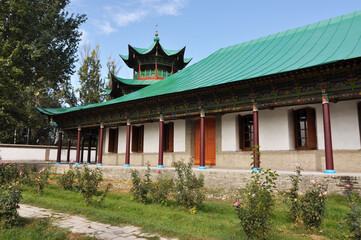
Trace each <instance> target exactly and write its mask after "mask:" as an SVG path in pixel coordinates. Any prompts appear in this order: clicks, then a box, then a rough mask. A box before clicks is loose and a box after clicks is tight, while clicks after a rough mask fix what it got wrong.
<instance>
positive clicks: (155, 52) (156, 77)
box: [107, 31, 192, 98]
mask: <svg viewBox="0 0 361 240" xmlns="http://www.w3.org/2000/svg"><path fill="white" fill-rule="evenodd" d="M128 49H129V54H128V55H120V57H121V58H122V59H123V61H124V62H125V64H126V65H127V66H128V67H129V68H132V69H133V79H124V78H120V77H117V76H115V75H112V89H109V90H107V93H108V94H109V95H110V96H111V97H112V98H117V97H121V96H123V95H126V94H128V93H131V92H134V91H137V90H139V89H141V88H144V87H146V86H149V85H151V84H153V83H156V82H158V81H161V80H163V79H165V78H167V77H169V76H171V75H172V74H174V73H176V72H178V71H179V70H182V69H183V68H184V67H185V66H187V64H188V63H189V62H190V61H191V60H192V58H184V52H185V49H186V47H184V48H182V49H180V50H166V49H165V48H164V47H163V46H162V45H161V44H160V39H159V37H158V31H156V33H155V37H154V42H153V44H152V45H151V46H150V47H149V48H136V47H133V46H131V45H128Z"/></svg>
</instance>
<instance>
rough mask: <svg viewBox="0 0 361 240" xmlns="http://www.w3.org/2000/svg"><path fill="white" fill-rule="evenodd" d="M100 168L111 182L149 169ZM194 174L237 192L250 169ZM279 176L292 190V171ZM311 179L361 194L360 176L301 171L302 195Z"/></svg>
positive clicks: (207, 183)
mask: <svg viewBox="0 0 361 240" xmlns="http://www.w3.org/2000/svg"><path fill="white" fill-rule="evenodd" d="M90 167H91V168H95V167H96V166H95V165H90ZM53 169H54V171H55V172H56V173H58V174H61V173H64V172H65V171H66V170H67V169H68V165H65V164H64V165H53ZM99 169H100V170H101V171H102V172H103V176H104V178H107V179H112V180H116V181H130V173H131V170H133V169H137V170H138V171H139V172H140V173H141V174H142V175H144V173H145V171H146V169H147V168H146V167H122V166H102V167H99ZM158 170H159V169H158V168H156V167H152V168H151V171H152V177H153V178H156V177H157V176H158ZM161 171H163V174H167V175H169V176H170V177H174V176H175V171H174V168H164V169H162V170H161ZM194 172H195V173H196V174H197V175H199V174H203V175H204V184H205V187H207V188H212V189H237V188H243V187H244V186H245V184H246V180H247V179H249V178H250V176H251V174H252V173H251V170H235V169H212V168H211V169H206V170H200V169H198V168H194ZM278 174H279V177H278V180H277V188H278V190H279V191H284V190H287V189H289V188H290V187H291V181H290V180H289V175H290V174H294V173H293V172H287V171H279V172H278ZM310 180H315V181H316V182H318V183H323V184H327V185H328V192H329V193H334V194H344V192H345V185H346V184H352V185H354V186H355V189H356V190H357V191H358V192H359V193H360V191H361V174H360V173H349V174H339V173H336V174H332V175H331V174H324V173H321V172H307V171H305V172H302V183H301V184H300V192H305V191H306V189H307V187H308V186H311V184H310Z"/></svg>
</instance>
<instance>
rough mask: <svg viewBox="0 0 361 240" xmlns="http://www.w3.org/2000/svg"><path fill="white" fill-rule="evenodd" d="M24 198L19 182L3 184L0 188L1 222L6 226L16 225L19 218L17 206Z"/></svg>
mask: <svg viewBox="0 0 361 240" xmlns="http://www.w3.org/2000/svg"><path fill="white" fill-rule="evenodd" d="M21 199H22V195H21V190H20V185H19V182H15V183H12V184H9V185H5V186H4V185H3V187H2V188H1V189H0V222H1V225H3V226H4V227H11V226H13V225H16V224H17V223H18V220H19V214H18V212H17V208H19V202H20V200H21Z"/></svg>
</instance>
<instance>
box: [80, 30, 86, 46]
mask: <svg viewBox="0 0 361 240" xmlns="http://www.w3.org/2000/svg"><path fill="white" fill-rule="evenodd" d="M79 31H80V32H81V37H80V39H81V40H80V44H79V45H84V44H86V43H87V42H88V32H87V31H85V30H84V29H81V28H80V29H79Z"/></svg>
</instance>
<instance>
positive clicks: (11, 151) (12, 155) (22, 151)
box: [0, 144, 95, 162]
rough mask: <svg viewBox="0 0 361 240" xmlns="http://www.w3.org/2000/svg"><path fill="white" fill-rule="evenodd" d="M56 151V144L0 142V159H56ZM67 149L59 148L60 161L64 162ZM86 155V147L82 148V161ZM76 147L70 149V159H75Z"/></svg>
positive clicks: (34, 160)
mask: <svg viewBox="0 0 361 240" xmlns="http://www.w3.org/2000/svg"><path fill="white" fill-rule="evenodd" d="M57 152H58V147H57V146H46V145H22V144H0V160H2V161H16V162H38V161H39V162H43V161H56V157H57ZM67 152H68V151H67V149H65V148H63V149H62V150H61V161H62V162H65V161H66V157H67ZM87 157H88V151H87V148H86V149H84V157H83V161H86V160H87ZM90 157H91V161H94V159H95V149H93V150H92V151H91V155H90ZM75 159H76V148H75V147H72V148H71V149H70V160H72V161H75Z"/></svg>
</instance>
